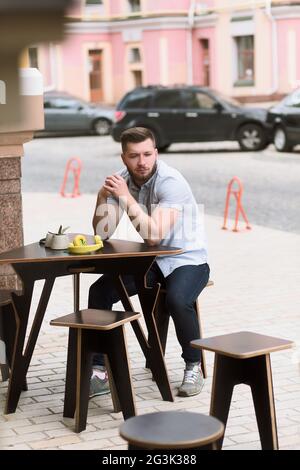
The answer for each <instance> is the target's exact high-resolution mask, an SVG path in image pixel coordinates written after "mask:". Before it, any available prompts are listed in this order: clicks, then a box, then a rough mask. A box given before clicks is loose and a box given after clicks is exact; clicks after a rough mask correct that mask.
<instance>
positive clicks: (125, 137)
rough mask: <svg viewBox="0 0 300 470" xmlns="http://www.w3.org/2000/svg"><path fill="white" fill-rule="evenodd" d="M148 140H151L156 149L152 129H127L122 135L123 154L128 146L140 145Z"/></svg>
mask: <svg viewBox="0 0 300 470" xmlns="http://www.w3.org/2000/svg"><path fill="white" fill-rule="evenodd" d="M147 139H151V140H152V142H153V145H154V147H156V143H155V137H154V135H153V132H151V131H150V129H146V127H131V128H130V129H127V130H126V131H124V132H122V134H121V145H122V152H123V153H125V152H126V150H127V144H129V143H132V144H139V143H140V142H144V140H147Z"/></svg>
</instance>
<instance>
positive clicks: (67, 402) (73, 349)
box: [63, 328, 78, 418]
mask: <svg viewBox="0 0 300 470" xmlns="http://www.w3.org/2000/svg"><path fill="white" fill-rule="evenodd" d="M77 333H78V330H77V329H76V328H70V329H69V341H68V359H67V372H66V386H65V399H64V413H63V415H64V417H65V418H74V413H75V409H76V371H77Z"/></svg>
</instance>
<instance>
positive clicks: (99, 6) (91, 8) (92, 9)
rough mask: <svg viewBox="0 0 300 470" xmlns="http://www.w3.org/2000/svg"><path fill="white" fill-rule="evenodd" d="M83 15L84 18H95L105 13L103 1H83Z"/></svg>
mask: <svg viewBox="0 0 300 470" xmlns="http://www.w3.org/2000/svg"><path fill="white" fill-rule="evenodd" d="M84 13H85V15H86V16H95V15H96V16H97V15H103V14H104V13H105V9H104V0H85V9H84Z"/></svg>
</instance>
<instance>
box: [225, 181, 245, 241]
mask: <svg viewBox="0 0 300 470" xmlns="http://www.w3.org/2000/svg"><path fill="white" fill-rule="evenodd" d="M234 183H237V185H238V190H233V189H232V186H233V184H234ZM243 190H244V188H243V185H242V182H241V180H240V179H239V178H238V177H237V176H234V177H233V178H232V180H230V182H229V184H228V187H227V195H226V203H225V211H224V225H223V227H222V229H223V230H227V227H226V222H227V216H228V209H229V200H230V195H231V194H233V195H234V197H235V199H236V212H235V224H234V229H233V232H238V228H237V226H238V221H239V214H240V212H241V214H242V216H243V218H244V221H245V222H246V229H248V230H251V227H250V224H249V221H248V219H247V216H246V213H245V211H244V208H243V206H242V194H243Z"/></svg>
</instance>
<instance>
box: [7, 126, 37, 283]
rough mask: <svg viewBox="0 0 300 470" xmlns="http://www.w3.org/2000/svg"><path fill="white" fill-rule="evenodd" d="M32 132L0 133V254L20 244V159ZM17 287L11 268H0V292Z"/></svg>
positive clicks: (21, 241)
mask: <svg viewBox="0 0 300 470" xmlns="http://www.w3.org/2000/svg"><path fill="white" fill-rule="evenodd" d="M32 135H33V134H32V132H15V133H13V132H12V133H8V134H0V253H1V252H3V251H7V250H11V249H13V248H16V247H19V246H21V245H22V244H23V222H22V220H23V219H22V196H21V156H22V155H23V153H24V151H23V144H24V143H25V142H28V141H29V140H31V139H32ZM2 288H5V289H16V288H20V286H19V284H18V282H17V276H16V275H15V274H14V271H13V269H12V267H11V266H0V289H2Z"/></svg>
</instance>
